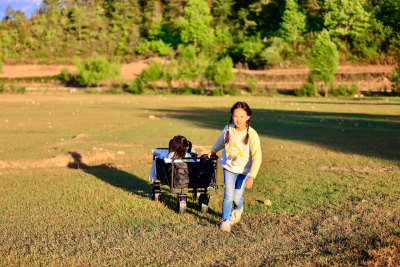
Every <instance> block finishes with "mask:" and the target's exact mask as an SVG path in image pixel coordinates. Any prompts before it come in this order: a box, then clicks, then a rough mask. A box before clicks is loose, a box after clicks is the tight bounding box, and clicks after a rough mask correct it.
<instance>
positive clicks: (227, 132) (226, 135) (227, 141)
mask: <svg viewBox="0 0 400 267" xmlns="http://www.w3.org/2000/svg"><path fill="white" fill-rule="evenodd" d="M232 122H233V119H232V117H231V119H230V120H229V123H228V128H227V129H226V134H225V144H228V143H229V127H230V125H231V124H232Z"/></svg>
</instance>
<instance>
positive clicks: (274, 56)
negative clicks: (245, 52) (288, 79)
mask: <svg viewBox="0 0 400 267" xmlns="http://www.w3.org/2000/svg"><path fill="white" fill-rule="evenodd" d="M280 52H281V51H280V50H279V48H277V47H276V46H270V47H267V48H265V49H264V50H263V51H262V52H261V54H260V57H261V60H263V61H265V62H266V63H267V64H268V65H278V64H279V63H282V61H283V59H282V57H281V54H280Z"/></svg>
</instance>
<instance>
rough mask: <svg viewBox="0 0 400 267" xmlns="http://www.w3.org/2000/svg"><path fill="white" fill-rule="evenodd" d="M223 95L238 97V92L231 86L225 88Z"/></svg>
mask: <svg viewBox="0 0 400 267" xmlns="http://www.w3.org/2000/svg"><path fill="white" fill-rule="evenodd" d="M225 93H226V94H228V95H230V96H237V95H240V91H239V89H238V88H237V86H236V85H231V86H229V88H226V90H225Z"/></svg>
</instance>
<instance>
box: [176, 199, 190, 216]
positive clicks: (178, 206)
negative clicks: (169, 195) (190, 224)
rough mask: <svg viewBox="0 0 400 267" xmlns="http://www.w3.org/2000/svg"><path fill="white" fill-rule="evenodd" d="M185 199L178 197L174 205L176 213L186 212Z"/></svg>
mask: <svg viewBox="0 0 400 267" xmlns="http://www.w3.org/2000/svg"><path fill="white" fill-rule="evenodd" d="M186 197H187V196H178V202H177V204H176V211H177V212H178V213H185V212H186Z"/></svg>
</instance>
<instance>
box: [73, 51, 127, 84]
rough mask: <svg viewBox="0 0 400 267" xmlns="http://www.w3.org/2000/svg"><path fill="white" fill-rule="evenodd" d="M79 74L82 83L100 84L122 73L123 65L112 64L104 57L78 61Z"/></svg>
mask: <svg viewBox="0 0 400 267" xmlns="http://www.w3.org/2000/svg"><path fill="white" fill-rule="evenodd" d="M76 65H77V76H78V79H79V81H80V82H81V83H82V84H85V85H87V86H93V85H98V84H99V83H100V82H101V81H105V80H108V79H113V78H115V77H117V76H119V75H120V73H121V67H120V66H117V65H113V64H111V63H110V62H109V61H108V60H107V59H105V58H103V57H97V58H95V59H89V60H86V61H84V62H79V61H78V62H77V63H76Z"/></svg>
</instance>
